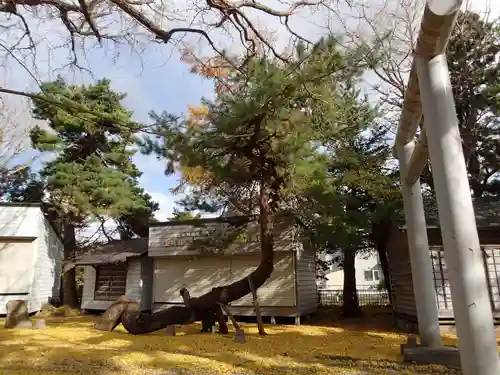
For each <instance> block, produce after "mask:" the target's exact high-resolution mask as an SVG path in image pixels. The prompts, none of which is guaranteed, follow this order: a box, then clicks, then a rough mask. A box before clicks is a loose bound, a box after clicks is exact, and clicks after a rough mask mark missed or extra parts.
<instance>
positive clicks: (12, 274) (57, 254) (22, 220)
mask: <svg viewBox="0 0 500 375" xmlns="http://www.w3.org/2000/svg"><path fill="white" fill-rule="evenodd" d="M63 256H64V248H63V242H62V240H61V238H60V237H59V235H58V234H57V232H56V231H55V230H54V228H52V226H51V225H50V223H49V221H48V220H47V219H46V218H45V216H44V215H43V212H42V210H41V207H40V205H39V204H21V203H0V315H5V314H6V313H7V311H6V304H7V302H8V301H10V300H15V299H20V300H26V301H27V303H28V311H29V312H30V313H33V312H37V311H40V309H41V307H42V305H43V304H44V303H47V302H49V301H50V300H51V299H59V297H60V294H59V291H60V285H61V273H62V264H63Z"/></svg>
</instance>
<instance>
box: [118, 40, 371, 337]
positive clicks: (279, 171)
mask: <svg viewBox="0 0 500 375" xmlns="http://www.w3.org/2000/svg"><path fill="white" fill-rule="evenodd" d="M362 53H367V51H359V50H357V51H354V52H352V53H350V54H346V53H343V52H341V51H340V49H339V47H338V44H337V41H336V40H335V39H334V38H333V37H329V38H324V39H322V40H321V41H320V42H318V43H317V44H316V45H315V46H314V47H312V48H306V47H305V46H304V45H299V47H298V48H297V50H296V54H295V56H294V61H295V62H294V63H293V64H291V65H285V64H282V63H280V62H279V61H275V60H271V59H268V58H265V57H264V58H263V57H254V58H252V59H249V60H248V61H247V63H246V65H244V66H243V67H237V64H236V62H232V63H230V64H228V66H227V67H226V68H225V69H224V70H223V71H224V73H225V74H224V76H223V77H220V76H217V95H216V98H215V100H213V101H209V100H204V101H203V102H202V106H200V107H198V108H199V109H200V110H199V111H196V113H194V114H195V115H196V116H197V117H199V118H197V119H196V120H194V121H193V117H194V116H193V115H194V114H193V111H191V116H190V117H188V118H187V119H186V120H183V119H182V118H177V117H175V116H171V115H169V114H166V113H164V114H161V115H156V114H153V119H154V120H155V126H154V127H155V128H156V130H155V131H156V133H157V134H158V136H159V139H158V138H157V139H149V140H145V141H144V142H143V143H142V146H143V148H144V151H145V152H156V153H157V154H158V155H161V156H162V157H165V158H166V159H167V162H168V164H167V168H166V169H167V172H171V171H173V170H175V168H181V170H182V171H183V172H185V174H184V177H185V180H188V181H189V180H191V181H193V180H198V183H197V184H196V185H195V186H194V187H193V189H192V190H191V192H190V194H189V197H188V199H187V200H186V201H185V202H184V203H185V205H186V206H191V207H190V209H191V208H195V207H196V208H197V209H200V210H202V211H203V210H209V211H212V212H217V211H219V210H221V209H223V208H224V207H225V206H226V205H227V204H230V205H232V206H233V207H232V208H237V209H238V211H240V212H242V213H247V214H256V213H257V214H258V217H259V225H260V241H261V263H260V265H259V266H258V267H257V269H256V270H255V271H254V272H252V273H251V274H250V275H248V277H245V278H243V279H241V280H239V281H237V282H235V283H233V284H231V285H227V286H223V287H219V288H215V289H214V290H213V291H211V292H210V293H208V294H206V295H204V296H201V297H199V298H196V299H194V300H195V301H194V302H192V306H202V307H203V309H205V310H207V309H211V308H216V307H217V303H218V302H220V303H229V302H232V301H235V300H238V299H239V298H241V297H243V296H244V295H246V294H249V293H250V288H249V282H248V281H249V280H250V281H251V282H252V284H253V285H254V287H255V288H258V287H259V286H261V285H262V284H263V283H264V282H265V281H266V280H267V279H268V277H269V276H270V275H271V273H272V271H273V259H274V258H273V246H274V243H273V235H272V231H273V227H274V224H275V219H276V214H277V213H278V212H279V211H281V210H283V209H285V208H286V207H287V205H288V203H287V202H288V199H289V198H291V197H292V196H293V195H294V194H293V192H294V191H296V190H297V189H299V188H300V186H301V185H303V184H304V181H306V179H307V178H308V176H309V175H310V174H311V173H312V172H313V171H314V170H316V169H317V168H321V169H322V170H325V165H324V164H321V163H320V162H319V160H322V158H323V157H322V155H321V153H320V152H318V148H319V146H320V145H322V144H323V143H324V142H325V140H326V139H330V140H333V139H335V140H338V139H342V138H345V137H347V135H348V134H349V133H350V132H351V127H353V126H354V127H355V128H356V129H357V128H358V127H359V124H362V123H365V122H370V121H371V120H372V118H373V111H372V109H371V108H370V106H369V105H368V104H367V103H366V102H365V101H361V102H360V101H359V92H358V90H357V89H356V88H355V86H356V81H357V79H358V78H359V76H360V74H361V73H362V72H363V68H362V67H360V66H359V65H360V64H359V61H361V59H360V58H359V55H360V54H362ZM205 75H212V72H210V71H209V73H205ZM215 75H216V74H215ZM331 145H332V147H334V146H335V142H333V141H332V142H331ZM193 172H194V173H193ZM192 308H193V307H192ZM185 313H186V314H191V311H190V309H189V308H186V312H185ZM125 314H126V318H125V321H126V322H127V323H126V324H125V328H126V329H128V330H129V331H130V332H133V333H144V332H150V331H151V330H156V329H159V328H161V327H163V326H164V325H168V324H175V323H176V322H178V321H177V320H176V319H179V314H180V310H179V309H167V310H164V311H163V312H161V313H155V314H153V315H152V316H150V317H147V318H146V317H141V319H136V318H137V316H135V318H132V317H130V316H128V315H127V314H128V313H127V312H126V313H125ZM122 322H123V319H122ZM131 322H133V324H130V323H131Z"/></svg>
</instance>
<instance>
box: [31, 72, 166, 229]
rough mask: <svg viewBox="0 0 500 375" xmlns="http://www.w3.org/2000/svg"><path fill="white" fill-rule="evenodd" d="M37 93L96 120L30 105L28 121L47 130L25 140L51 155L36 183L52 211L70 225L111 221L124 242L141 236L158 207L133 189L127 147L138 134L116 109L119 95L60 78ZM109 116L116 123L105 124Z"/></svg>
mask: <svg viewBox="0 0 500 375" xmlns="http://www.w3.org/2000/svg"><path fill="white" fill-rule="evenodd" d="M42 92H43V93H44V94H45V95H48V96H50V97H51V98H58V99H60V98H64V100H66V101H67V100H69V101H71V102H73V103H77V104H78V105H81V106H85V107H86V108H88V109H89V110H90V111H91V112H92V113H93V114H94V118H97V119H98V120H92V121H91V120H89V119H88V118H87V117H85V116H84V115H83V114H79V113H77V112H74V113H70V112H68V111H67V110H64V109H62V108H61V107H60V106H56V105H53V104H51V103H48V102H46V101H44V100H38V99H34V100H33V114H34V116H35V117H36V118H37V119H40V120H45V121H47V123H48V126H49V127H50V130H47V131H45V130H42V129H41V128H40V127H37V128H36V129H34V130H33V132H32V134H31V140H32V143H33V147H34V148H36V149H38V150H40V151H47V152H51V153H53V154H54V159H53V160H52V161H50V162H47V163H46V164H45V165H44V167H43V169H42V170H41V172H40V178H41V180H42V181H44V183H45V189H46V191H47V192H48V193H49V195H50V200H51V202H52V203H53V204H54V205H55V207H56V209H57V210H58V211H59V212H60V213H62V214H64V215H65V216H66V217H68V218H69V219H70V220H71V221H72V222H73V223H81V222H83V221H86V220H88V219H89V218H90V219H92V218H99V219H100V218H102V217H112V218H115V219H116V220H117V221H118V223H119V227H120V228H121V229H122V230H123V231H124V232H125V236H130V235H131V233H130V232H131V231H132V232H136V231H137V232H140V234H141V235H145V233H146V232H145V231H144V228H145V224H146V223H147V221H148V219H149V218H150V217H151V215H152V213H153V212H154V211H156V210H157V209H158V205H157V204H156V203H154V202H152V201H151V197H150V196H149V195H147V194H145V193H144V191H143V189H141V188H140V187H139V186H138V177H140V175H141V173H140V172H139V170H138V169H137V167H136V166H135V165H134V163H133V162H132V156H133V154H134V153H135V151H134V150H133V147H132V146H133V145H134V134H135V133H136V132H137V131H138V130H140V128H139V124H137V123H135V122H133V121H132V120H131V115H132V112H130V111H128V110H126V109H125V108H124V107H123V105H122V104H121V101H122V100H123V99H124V98H125V94H121V93H116V92H114V91H113V90H112V89H111V87H110V81H109V80H105V79H104V80H100V81H98V82H97V83H96V84H93V85H89V86H73V85H68V84H67V83H66V82H65V81H64V80H63V79H62V78H61V77H59V78H58V79H57V80H56V81H53V82H47V83H44V84H43V85H42ZM101 114H102V116H101ZM110 116H111V117H113V118H115V119H117V120H116V122H112V121H109V120H108V119H107V118H109V117H110ZM124 124H127V125H124ZM132 227H134V228H136V231H135V230H133V229H132ZM136 234H138V233H136Z"/></svg>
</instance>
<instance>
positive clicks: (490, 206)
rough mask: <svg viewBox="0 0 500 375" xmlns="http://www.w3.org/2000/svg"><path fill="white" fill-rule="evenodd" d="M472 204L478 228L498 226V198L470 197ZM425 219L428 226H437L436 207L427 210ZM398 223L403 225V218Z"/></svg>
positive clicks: (499, 211)
mask: <svg viewBox="0 0 500 375" xmlns="http://www.w3.org/2000/svg"><path fill="white" fill-rule="evenodd" d="M472 204H473V206H474V214H475V217H476V226H477V227H478V228H488V227H498V226H500V199H498V198H496V197H487V198H472ZM425 221H426V223H427V226H428V227H439V226H440V225H439V215H438V212H437V209H436V210H433V212H427V213H426V215H425ZM400 223H401V224H402V225H404V223H405V222H404V219H403V220H402V221H401V222H400Z"/></svg>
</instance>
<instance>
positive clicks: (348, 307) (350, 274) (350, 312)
mask: <svg viewBox="0 0 500 375" xmlns="http://www.w3.org/2000/svg"><path fill="white" fill-rule="evenodd" d="M355 259H356V250H355V249H352V248H346V249H344V261H343V269H344V290H343V297H344V303H343V305H342V316H343V317H345V318H355V317H359V316H361V315H362V311H361V308H360V307H359V301H358V293H357V290H356V268H355Z"/></svg>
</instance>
